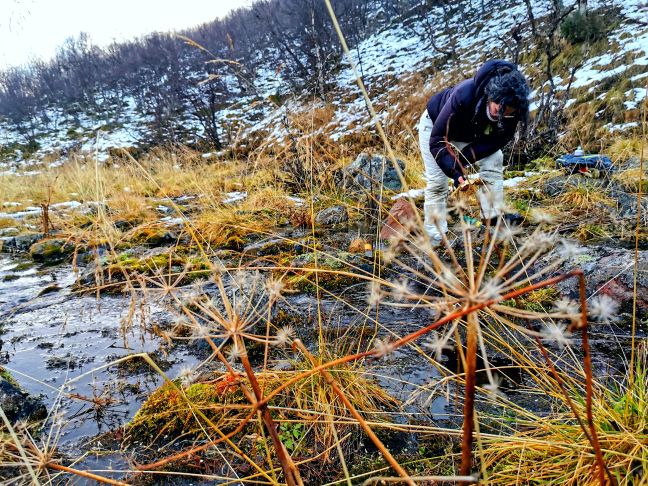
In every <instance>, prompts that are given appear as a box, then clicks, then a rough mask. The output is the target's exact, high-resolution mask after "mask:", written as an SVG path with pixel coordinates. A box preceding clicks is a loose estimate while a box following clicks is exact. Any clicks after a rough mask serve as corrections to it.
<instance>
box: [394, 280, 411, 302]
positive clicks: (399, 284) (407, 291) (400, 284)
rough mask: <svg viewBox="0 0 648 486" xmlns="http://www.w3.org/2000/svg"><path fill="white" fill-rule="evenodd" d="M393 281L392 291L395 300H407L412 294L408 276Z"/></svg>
mask: <svg viewBox="0 0 648 486" xmlns="http://www.w3.org/2000/svg"><path fill="white" fill-rule="evenodd" d="M392 283H393V287H392V291H391V292H392V296H393V297H394V300H396V301H398V302H400V301H403V300H405V299H406V298H407V296H409V295H412V287H411V285H410V283H409V281H408V280H407V279H406V278H402V279H401V280H396V281H394V282H392Z"/></svg>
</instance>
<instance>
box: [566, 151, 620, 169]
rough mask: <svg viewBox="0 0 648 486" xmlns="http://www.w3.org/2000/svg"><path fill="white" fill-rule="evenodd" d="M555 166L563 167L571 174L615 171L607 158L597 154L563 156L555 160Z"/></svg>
mask: <svg viewBox="0 0 648 486" xmlns="http://www.w3.org/2000/svg"><path fill="white" fill-rule="evenodd" d="M556 164H557V165H558V166H559V167H564V168H565V169H567V170H569V171H570V172H571V173H574V172H587V171H588V170H591V169H597V170H600V171H605V172H614V171H615V170H616V168H615V167H614V165H613V164H612V161H611V160H610V158H609V157H608V156H606V155H599V154H591V155H574V154H565V155H561V156H560V157H558V158H557V159H556Z"/></svg>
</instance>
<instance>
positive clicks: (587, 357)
mask: <svg viewBox="0 0 648 486" xmlns="http://www.w3.org/2000/svg"><path fill="white" fill-rule="evenodd" d="M578 287H579V293H580V304H581V326H580V327H581V337H582V344H583V353H584V356H583V364H584V366H585V411H586V414H587V424H588V425H589V429H590V434H591V436H592V438H591V442H592V447H593V448H594V452H595V453H596V463H597V465H598V470H599V471H598V472H599V482H600V483H601V486H604V485H605V474H606V473H607V475H608V478H609V479H610V484H616V480H615V478H614V476H612V473H611V472H610V470H609V469H608V468H607V465H606V464H605V461H604V460H603V452H602V451H601V443H600V442H599V438H598V434H597V432H596V427H595V426H594V417H593V414H592V395H593V391H594V387H593V384H592V355H591V353H590V347H589V337H588V335H587V297H586V295H585V275H584V274H583V272H582V271H581V273H580V274H579V275H578Z"/></svg>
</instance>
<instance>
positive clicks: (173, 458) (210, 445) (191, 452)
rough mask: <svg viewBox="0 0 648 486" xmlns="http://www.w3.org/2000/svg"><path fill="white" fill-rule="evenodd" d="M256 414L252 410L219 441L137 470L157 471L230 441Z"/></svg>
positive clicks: (142, 466) (138, 467) (193, 448)
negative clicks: (171, 463)
mask: <svg viewBox="0 0 648 486" xmlns="http://www.w3.org/2000/svg"><path fill="white" fill-rule="evenodd" d="M255 414H256V409H253V410H252V412H251V413H250V414H249V415H248V416H247V417H245V418H244V419H243V420H242V421H241V423H240V424H238V426H237V427H236V429H234V430H233V431H232V432H230V433H229V434H226V435H225V436H223V437H221V438H220V439H216V440H210V441H209V442H207V443H205V444H202V445H199V446H196V447H192V448H191V449H187V450H186V451H182V452H178V453H177V454H174V455H172V456H168V457H165V458H164V459H160V460H159V461H156V462H151V463H149V464H140V465H138V466H137V469H138V470H140V471H148V470H151V469H157V468H159V467H162V466H165V465H167V464H168V463H170V462H174V461H178V460H180V459H183V458H185V457H187V456H190V455H191V454H196V453H198V452H201V451H204V450H205V449H209V448H210V447H213V446H215V445H217V444H219V443H221V442H223V441H225V440H227V439H231V438H232V437H234V436H235V435H236V434H238V433H239V432H240V431H241V430H243V428H244V427H245V426H246V425H247V424H248V422H249V421H250V420H251V419H252V417H254V415H255Z"/></svg>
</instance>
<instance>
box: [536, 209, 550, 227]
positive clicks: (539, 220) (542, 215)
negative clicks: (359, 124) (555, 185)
mask: <svg viewBox="0 0 648 486" xmlns="http://www.w3.org/2000/svg"><path fill="white" fill-rule="evenodd" d="M531 220H532V221H533V222H534V223H536V224H551V223H553V222H554V217H553V216H552V215H551V214H549V213H548V212H546V211H543V210H541V209H535V210H534V211H533V212H532V213H531Z"/></svg>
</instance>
